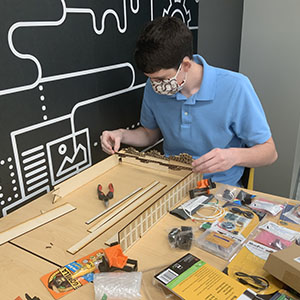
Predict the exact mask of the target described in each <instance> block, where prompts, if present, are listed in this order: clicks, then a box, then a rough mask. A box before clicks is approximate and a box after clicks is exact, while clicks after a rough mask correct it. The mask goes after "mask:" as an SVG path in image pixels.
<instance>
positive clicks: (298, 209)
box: [284, 204, 300, 224]
mask: <svg viewBox="0 0 300 300" xmlns="http://www.w3.org/2000/svg"><path fill="white" fill-rule="evenodd" d="M284 216H286V217H287V218H289V219H290V220H292V221H294V222H295V223H296V224H300V204H298V205H295V206H294V207H293V208H292V209H291V210H289V211H288V212H286V213H285V214H284Z"/></svg>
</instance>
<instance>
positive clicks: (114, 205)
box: [85, 187, 143, 225]
mask: <svg viewBox="0 0 300 300" xmlns="http://www.w3.org/2000/svg"><path fill="white" fill-rule="evenodd" d="M142 189H143V188H142V187H139V188H137V189H136V190H134V191H133V192H132V193H130V194H128V195H127V196H125V197H124V198H122V199H121V200H119V201H118V202H116V203H115V204H113V205H112V206H110V207H109V208H107V209H106V210H104V211H102V212H101V213H100V214H98V215H96V216H95V217H93V218H91V219H90V220H88V221H86V222H85V224H87V225H89V224H91V223H92V222H93V221H95V220H96V219H98V218H100V217H101V216H103V215H104V214H106V213H107V212H109V211H110V210H111V209H113V208H114V207H116V206H117V205H119V204H120V203H122V202H123V201H125V200H127V199H128V198H130V197H131V196H133V195H134V194H136V193H137V192H139V191H140V190H142Z"/></svg>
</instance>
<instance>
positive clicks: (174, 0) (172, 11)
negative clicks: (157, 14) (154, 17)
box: [163, 0, 192, 26]
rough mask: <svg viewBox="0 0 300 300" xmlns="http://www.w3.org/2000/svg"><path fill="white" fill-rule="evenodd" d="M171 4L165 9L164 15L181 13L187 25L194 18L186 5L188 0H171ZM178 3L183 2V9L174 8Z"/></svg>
mask: <svg viewBox="0 0 300 300" xmlns="http://www.w3.org/2000/svg"><path fill="white" fill-rule="evenodd" d="M169 2H170V5H169V7H168V8H167V9H164V11H163V16H171V17H173V16H174V15H175V14H180V15H181V18H182V20H183V21H184V22H185V24H186V25H187V26H189V24H190V21H191V19H192V17H191V12H190V10H187V8H186V6H185V2H186V0H169ZM176 3H179V4H182V8H183V10H181V9H179V8H174V5H175V4H176Z"/></svg>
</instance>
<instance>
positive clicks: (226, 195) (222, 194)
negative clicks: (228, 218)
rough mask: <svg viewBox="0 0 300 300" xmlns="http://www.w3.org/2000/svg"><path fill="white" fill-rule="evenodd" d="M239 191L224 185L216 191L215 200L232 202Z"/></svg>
mask: <svg viewBox="0 0 300 300" xmlns="http://www.w3.org/2000/svg"><path fill="white" fill-rule="evenodd" d="M239 191H240V189H238V188H235V187H231V186H229V185H226V184H225V185H222V186H220V187H219V188H218V189H217V191H216V193H215V198H216V199H217V200H219V201H229V202H233V201H234V199H235V198H236V197H237V195H238V193H239Z"/></svg>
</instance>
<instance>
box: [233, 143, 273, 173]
mask: <svg viewBox="0 0 300 300" xmlns="http://www.w3.org/2000/svg"><path fill="white" fill-rule="evenodd" d="M232 151H233V155H234V156H235V157H236V159H237V161H236V165H238V166H243V167H249V168H256V167H262V166H267V165H270V164H272V163H273V162H275V161H276V159H277V157H278V154H277V151H276V148H275V144H274V142H273V139H272V138H270V139H269V140H268V141H267V142H265V143H263V144H258V145H255V146H253V147H251V148H232Z"/></svg>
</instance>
